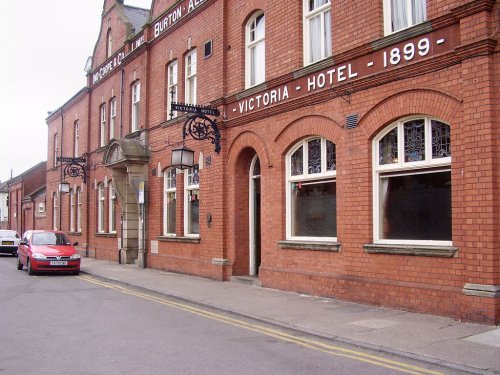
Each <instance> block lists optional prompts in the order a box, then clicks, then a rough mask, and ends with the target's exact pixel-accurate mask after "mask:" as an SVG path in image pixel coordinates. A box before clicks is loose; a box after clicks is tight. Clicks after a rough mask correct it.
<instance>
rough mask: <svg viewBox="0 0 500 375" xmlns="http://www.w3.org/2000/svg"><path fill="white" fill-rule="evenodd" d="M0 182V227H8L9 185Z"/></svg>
mask: <svg viewBox="0 0 500 375" xmlns="http://www.w3.org/2000/svg"><path fill="white" fill-rule="evenodd" d="M7 182H8V181H6V182H0V229H8V228H9V186H8V184H7Z"/></svg>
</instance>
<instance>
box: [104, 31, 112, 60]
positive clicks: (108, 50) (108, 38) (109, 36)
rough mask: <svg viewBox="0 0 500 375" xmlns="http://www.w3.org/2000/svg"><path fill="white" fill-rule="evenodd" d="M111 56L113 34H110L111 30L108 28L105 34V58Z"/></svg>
mask: <svg viewBox="0 0 500 375" xmlns="http://www.w3.org/2000/svg"><path fill="white" fill-rule="evenodd" d="M112 54H113V33H112V32H111V28H109V29H108V32H107V34H106V58H109V57H111V55H112Z"/></svg>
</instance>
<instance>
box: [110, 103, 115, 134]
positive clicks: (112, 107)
mask: <svg viewBox="0 0 500 375" xmlns="http://www.w3.org/2000/svg"><path fill="white" fill-rule="evenodd" d="M115 125H116V98H112V99H111V100H110V101H109V139H113V138H115Z"/></svg>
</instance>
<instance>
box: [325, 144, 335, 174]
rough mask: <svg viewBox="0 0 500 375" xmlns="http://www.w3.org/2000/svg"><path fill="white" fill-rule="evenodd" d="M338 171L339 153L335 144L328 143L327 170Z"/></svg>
mask: <svg viewBox="0 0 500 375" xmlns="http://www.w3.org/2000/svg"><path fill="white" fill-rule="evenodd" d="M336 169H337V153H336V148H335V143H333V142H330V141H326V170H327V171H335V170H336Z"/></svg>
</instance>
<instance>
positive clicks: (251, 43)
mask: <svg viewBox="0 0 500 375" xmlns="http://www.w3.org/2000/svg"><path fill="white" fill-rule="evenodd" d="M245 34H246V69H245V81H246V87H247V88H248V87H252V86H255V85H258V84H259V83H262V82H264V81H265V79H266V77H265V76H266V43H265V37H266V17H265V15H264V13H263V12H257V13H256V14H255V15H254V16H252V18H250V20H249V21H248V23H247V26H246V28H245Z"/></svg>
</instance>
